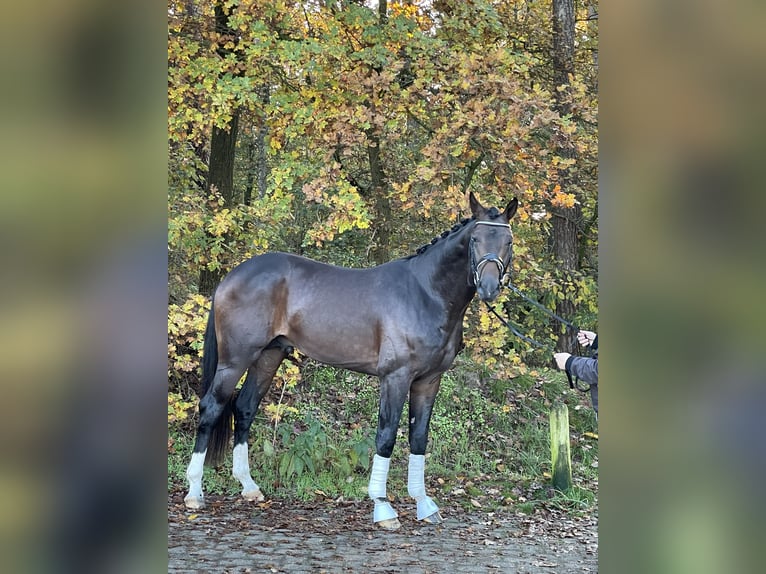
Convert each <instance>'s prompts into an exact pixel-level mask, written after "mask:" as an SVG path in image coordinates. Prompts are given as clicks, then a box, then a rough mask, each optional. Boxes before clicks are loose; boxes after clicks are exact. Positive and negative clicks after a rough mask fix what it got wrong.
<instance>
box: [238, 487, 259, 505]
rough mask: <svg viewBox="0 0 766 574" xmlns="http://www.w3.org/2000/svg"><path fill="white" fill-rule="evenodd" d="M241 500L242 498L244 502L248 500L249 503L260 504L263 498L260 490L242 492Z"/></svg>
mask: <svg viewBox="0 0 766 574" xmlns="http://www.w3.org/2000/svg"><path fill="white" fill-rule="evenodd" d="M242 498H244V499H245V500H249V501H250V502H262V501H263V500H264V496H263V493H262V492H261V489H260V488H256V489H255V490H248V491H247V492H243V493H242Z"/></svg>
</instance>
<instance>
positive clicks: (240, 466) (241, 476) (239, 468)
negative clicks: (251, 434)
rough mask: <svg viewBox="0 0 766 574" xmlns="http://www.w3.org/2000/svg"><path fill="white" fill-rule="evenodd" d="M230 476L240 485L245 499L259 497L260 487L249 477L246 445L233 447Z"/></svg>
mask: <svg viewBox="0 0 766 574" xmlns="http://www.w3.org/2000/svg"><path fill="white" fill-rule="evenodd" d="M232 474H233V475H234V478H236V479H237V480H239V482H240V483H241V484H242V496H243V497H245V498H257V497H259V496H262V495H261V489H260V487H259V486H258V485H257V484H256V483H255V481H254V480H253V477H252V476H250V462H249V460H248V456H247V443H243V444H238V445H236V446H235V447H234V457H233V460H232Z"/></svg>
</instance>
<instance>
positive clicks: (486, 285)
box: [476, 277, 500, 303]
mask: <svg viewBox="0 0 766 574" xmlns="http://www.w3.org/2000/svg"><path fill="white" fill-rule="evenodd" d="M476 293H477V294H478V295H479V299H481V300H482V301H486V302H487V303H491V302H492V301H494V300H495V299H497V296H498V295H499V294H500V281H498V280H497V279H495V278H494V277H486V278H484V277H482V278H481V280H480V281H479V284H478V285H477V286H476Z"/></svg>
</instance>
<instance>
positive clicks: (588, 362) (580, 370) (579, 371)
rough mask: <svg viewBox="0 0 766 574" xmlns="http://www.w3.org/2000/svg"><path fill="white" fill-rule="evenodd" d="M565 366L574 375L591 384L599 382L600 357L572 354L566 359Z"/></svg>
mask: <svg viewBox="0 0 766 574" xmlns="http://www.w3.org/2000/svg"><path fill="white" fill-rule="evenodd" d="M564 368H565V369H566V371H567V372H568V373H569V374H570V375H572V376H573V377H577V378H578V379H581V380H583V381H585V382H586V383H590V384H591V385H597V384H598V359H593V358H590V357H575V356H574V355H571V356H570V357H569V358H568V359H567V360H566V363H565V365H564Z"/></svg>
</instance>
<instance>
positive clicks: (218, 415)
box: [184, 193, 518, 529]
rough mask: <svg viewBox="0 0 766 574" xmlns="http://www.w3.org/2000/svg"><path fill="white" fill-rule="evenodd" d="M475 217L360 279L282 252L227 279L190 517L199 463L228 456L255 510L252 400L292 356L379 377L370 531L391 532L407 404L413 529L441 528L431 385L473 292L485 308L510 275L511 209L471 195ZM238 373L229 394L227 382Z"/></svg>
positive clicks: (198, 494) (210, 345) (209, 345)
mask: <svg viewBox="0 0 766 574" xmlns="http://www.w3.org/2000/svg"><path fill="white" fill-rule="evenodd" d="M468 199H469V204H470V208H471V212H472V214H473V217H472V218H471V219H468V220H465V221H463V222H462V223H460V224H457V225H455V226H454V227H453V228H452V229H451V230H450V231H447V232H445V233H443V234H442V235H441V237H440V238H438V239H435V240H434V241H433V242H432V243H431V244H430V245H428V246H425V247H421V248H420V249H419V250H418V252H417V254H416V255H411V256H409V257H405V258H403V259H397V260H394V261H390V262H388V263H385V264H383V265H379V266H377V267H373V268H369V269H346V268H343V267H335V266H332V265H326V264H324V263H319V262H316V261H312V260H310V259H306V258H304V257H299V256H296V255H290V254H287V253H266V254H264V255H260V256H257V257H253V258H252V259H249V260H248V261H245V262H244V263H242V264H240V265H239V266H237V267H236V268H235V269H233V270H232V271H231V272H230V273H229V274H228V275H227V276H226V277H225V278H224V279H223V281H221V283H220V285H219V286H218V288H217V289H216V291H215V294H214V297H213V305H212V306H211V309H210V317H209V319H208V324H207V330H206V332H205V343H204V354H203V364H202V371H203V373H202V390H203V396H202V399H201V400H200V405H199V410H200V421H199V427H198V430H197V440H196V442H195V445H194V452H193V454H192V459H191V462H190V463H189V467H188V470H187V472H186V476H187V478H188V480H189V493H188V494H187V496H186V498H185V499H184V501H185V503H186V506H187V507H188V508H195V509H196V508H202V507H203V505H204V499H203V493H202V467H203V463H205V462H207V463H209V464H213V465H216V464H218V463H219V462H220V461H221V460H222V456H223V452H224V449H226V448H227V447H228V444H229V439H230V437H231V431H232V421H231V417H232V414H233V416H234V429H233V430H234V459H233V474H234V476H235V477H236V478H237V479H238V480H239V481H240V482H241V483H242V496H243V497H244V498H245V499H247V500H263V494H262V493H261V490H260V488H259V487H258V485H257V484H256V483H255V482H254V481H253V479H252V477H251V476H250V466H249V461H248V452H247V440H248V435H249V432H250V425H251V423H252V421H253V417H254V416H255V413H256V410H257V409H258V405H259V404H260V402H261V399H262V398H263V397H264V395H265V394H266V392H267V391H268V389H269V386H270V385H271V381H272V379H273V377H274V374H275V373H276V371H277V369H278V368H279V365H280V363H281V362H282V360H283V359H284V358H285V357H286V356H287V354H289V352H290V351H291V349H292V348H293V347H297V348H298V349H300V350H301V352H302V353H304V354H305V355H307V356H309V357H311V358H313V359H315V360H317V361H319V362H322V363H326V364H328V365H334V366H337V367H344V368H346V369H351V370H353V371H357V372H360V373H366V374H369V375H376V376H378V377H379V378H380V409H379V414H378V431H377V436H376V440H375V449H376V454H375V455H374V457H373V465H372V471H371V476H370V483H369V489H368V493H369V496H370V498H371V499H372V500H373V501H374V503H375V506H374V512H373V521H374V522H375V523H376V524H378V525H379V526H381V527H383V528H387V529H393V528H398V527H399V520H398V519H397V514H396V511H395V510H394V509H393V508H392V507H391V504H390V503H389V502H388V500H387V498H386V482H387V478H388V468H389V463H390V460H391V453H392V451H393V448H394V442H395V441H396V431H397V427H398V425H399V419H400V417H401V414H402V410H403V409H404V403H405V402H406V401H407V398H408V397H409V443H410V458H409V470H408V483H407V491H408V493H409V495H410V496H412V497H413V498H414V499H415V500H416V502H417V517H418V520H424V521H426V522H430V523H438V522H441V520H442V518H441V515H440V514H439V508H438V507H437V506H436V504H435V503H434V502H433V500H431V498H430V497H428V496H427V495H426V491H425V483H424V463H425V452H426V442H427V440H428V426H429V422H430V419H431V411H432V408H433V405H434V400H435V398H436V393H437V392H438V391H439V384H440V381H441V376H442V373H444V371H446V370H447V369H448V368H449V367H450V365H452V361H453V360H454V358H455V355H456V354H457V353H458V351H460V349H461V348H462V345H463V317H464V315H465V312H466V309H467V308H468V304H469V303H470V301H471V299H472V298H473V296H474V293H478V294H479V297H480V298H481V299H482V300H484V301H492V300H494V299H495V297H497V295H498V293H499V292H500V287H501V282H502V279H503V276H504V274H505V272H506V270H507V269H508V268H509V266H510V262H511V251H512V241H513V235H512V233H511V227H510V224H509V221H510V219H511V218H512V217H513V215H514V214H515V213H516V209H517V207H518V201H517V200H516V199H513V200H512V201H510V203H508V205H507V206H506V208H505V210H504V211H499V210H498V209H496V208H494V207H493V208H490V209H487V208H485V207H484V206H482V205H481V203H479V201H478V200H477V199H476V198H475V197H474V195H473V193H471V194H470V196H469V198H468ZM245 371H247V377H246V378H245V382H244V384H243V385H242V388H241V390H240V391H239V393H238V394H235V393H234V389H235V387H236V385H237V382H238V381H239V379H240V378H241V377H242V375H243V374H244V373H245Z"/></svg>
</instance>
